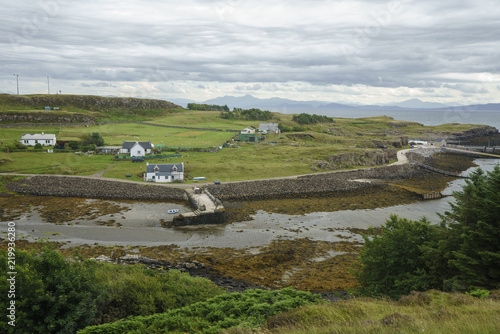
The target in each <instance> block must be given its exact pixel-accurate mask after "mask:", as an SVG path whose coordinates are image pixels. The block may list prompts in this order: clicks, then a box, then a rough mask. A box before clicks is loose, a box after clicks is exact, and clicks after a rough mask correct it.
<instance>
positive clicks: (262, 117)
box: [220, 108, 273, 121]
mask: <svg viewBox="0 0 500 334" xmlns="http://www.w3.org/2000/svg"><path fill="white" fill-rule="evenodd" d="M220 117H221V118H224V119H243V120H247V121H267V120H270V119H272V118H273V114H272V113H271V112H270V111H269V110H260V109H257V108H252V109H242V108H233V111H226V112H221V113H220Z"/></svg>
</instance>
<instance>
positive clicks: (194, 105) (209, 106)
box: [187, 103, 229, 111]
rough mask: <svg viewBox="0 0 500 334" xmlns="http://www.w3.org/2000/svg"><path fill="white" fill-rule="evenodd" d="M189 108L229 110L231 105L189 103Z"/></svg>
mask: <svg viewBox="0 0 500 334" xmlns="http://www.w3.org/2000/svg"><path fill="white" fill-rule="evenodd" d="M187 108H188V109H189V110H206V111H229V107H228V106H227V105H224V106H219V105H217V104H200V103H188V104H187Z"/></svg>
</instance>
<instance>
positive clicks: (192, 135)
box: [57, 123, 234, 147]
mask: <svg viewBox="0 0 500 334" xmlns="http://www.w3.org/2000/svg"><path fill="white" fill-rule="evenodd" d="M92 132H99V133H100V134H101V135H102V136H103V138H104V141H105V143H106V145H110V146H121V144H122V142H123V141H150V140H151V143H152V144H154V145H160V144H161V145H163V146H173V147H212V146H219V145H221V144H223V143H224V142H226V141H227V140H230V139H231V137H232V136H233V135H234V133H231V132H226V131H204V130H191V129H179V128H166V127H160V126H154V125H145V124H138V123H118V124H104V125H89V126H88V127H83V126H78V127H72V126H66V127H63V128H62V129H61V132H60V133H59V136H58V137H57V139H58V140H62V141H67V140H79V138H80V137H81V136H82V135H84V134H90V133H92Z"/></svg>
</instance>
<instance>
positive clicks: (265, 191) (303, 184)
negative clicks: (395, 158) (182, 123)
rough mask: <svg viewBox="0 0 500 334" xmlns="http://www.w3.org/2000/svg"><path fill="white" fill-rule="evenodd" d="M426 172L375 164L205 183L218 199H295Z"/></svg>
mask: <svg viewBox="0 0 500 334" xmlns="http://www.w3.org/2000/svg"><path fill="white" fill-rule="evenodd" d="M417 173H425V171H422V170H421V169H419V168H413V167H412V166H410V165H394V166H386V167H374V168H368V169H362V170H350V171H339V172H332V173H321V174H312V175H307V176H302V177H298V178H283V179H272V180H259V181H245V182H233V183H223V184H218V185H210V186H207V189H208V190H209V191H210V193H211V194H212V195H214V196H215V197H217V198H219V199H220V200H252V199H266V198H294V197H302V196H308V195H322V194H323V195H325V194H331V193H338V192H348V191H353V190H363V189H367V188H371V187H380V186H382V185H381V184H378V183H369V182H356V181H353V180H356V179H391V178H392V179H393V178H398V177H408V176H410V175H413V174H417Z"/></svg>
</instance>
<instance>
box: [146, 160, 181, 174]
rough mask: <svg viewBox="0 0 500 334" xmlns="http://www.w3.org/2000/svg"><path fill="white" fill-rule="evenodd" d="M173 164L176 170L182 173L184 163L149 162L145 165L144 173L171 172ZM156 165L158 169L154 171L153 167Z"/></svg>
mask: <svg viewBox="0 0 500 334" xmlns="http://www.w3.org/2000/svg"><path fill="white" fill-rule="evenodd" d="M174 166H175V167H176V168H177V172H178V173H180V172H182V173H184V164H182V163H180V164H150V163H148V164H147V165H146V173H159V174H161V175H163V174H167V175H168V174H171V173H172V172H173V169H174ZM156 167H158V171H157V172H155V168H156Z"/></svg>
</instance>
